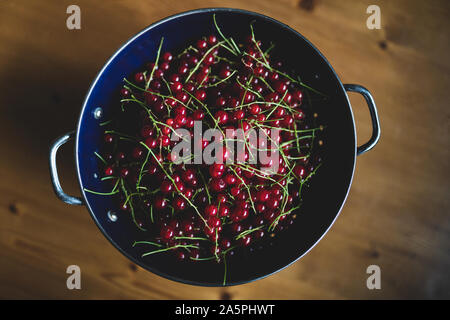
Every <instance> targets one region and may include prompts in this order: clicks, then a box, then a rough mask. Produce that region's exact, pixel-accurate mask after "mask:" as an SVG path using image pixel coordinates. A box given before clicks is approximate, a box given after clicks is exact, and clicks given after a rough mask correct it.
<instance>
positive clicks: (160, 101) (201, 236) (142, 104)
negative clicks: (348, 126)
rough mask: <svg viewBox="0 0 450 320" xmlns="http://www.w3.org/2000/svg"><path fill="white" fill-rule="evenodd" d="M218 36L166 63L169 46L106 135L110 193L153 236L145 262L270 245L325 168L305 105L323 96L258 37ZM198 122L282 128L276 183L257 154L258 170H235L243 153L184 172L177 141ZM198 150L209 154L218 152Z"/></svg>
mask: <svg viewBox="0 0 450 320" xmlns="http://www.w3.org/2000/svg"><path fill="white" fill-rule="evenodd" d="M216 26H217V25H216ZM217 31H218V33H217V34H218V35H217V36H216V35H209V36H207V37H203V38H201V39H199V40H197V41H196V42H194V44H193V45H191V46H189V47H187V48H186V49H185V50H184V51H182V52H180V53H179V54H174V53H171V52H163V51H162V47H163V39H162V40H161V43H160V46H159V49H158V52H157V56H156V59H155V61H154V62H151V63H149V64H148V65H146V67H145V69H143V70H141V71H139V72H137V73H135V74H134V75H133V77H132V80H127V79H125V80H124V81H125V85H124V86H123V88H122V89H121V91H120V95H121V108H120V110H119V111H118V112H119V113H120V114H119V116H118V117H115V118H114V120H111V121H108V122H105V123H103V124H102V125H103V126H105V135H104V149H103V150H102V155H100V154H98V153H96V155H97V156H98V157H99V158H100V159H101V161H102V162H103V163H104V164H103V165H102V170H103V178H102V180H107V181H109V182H111V185H112V191H111V192H110V193H106V194H107V195H115V197H116V198H117V200H118V201H119V206H120V209H121V210H122V211H123V214H126V215H130V217H131V218H132V219H133V221H134V222H135V224H136V226H137V227H138V228H139V229H141V230H142V231H144V232H143V233H142V236H143V238H145V239H144V240H142V241H136V242H135V243H134V244H133V246H136V245H145V246H148V247H149V248H150V249H149V251H148V252H146V253H144V254H143V256H146V255H150V254H154V253H159V252H164V251H170V252H173V253H174V254H175V256H176V257H177V258H178V259H179V260H187V261H195V260H216V261H221V260H223V258H224V257H225V256H226V255H232V254H233V253H235V252H236V250H242V249H241V248H246V247H251V248H252V246H253V244H255V243H256V244H258V243H259V244H262V243H263V241H262V240H263V239H267V238H269V239H270V238H271V237H274V236H276V235H277V234H278V233H279V232H280V231H281V230H283V229H286V228H287V227H288V226H289V225H290V224H292V223H293V221H294V219H295V217H296V212H297V211H298V209H299V207H300V203H301V197H300V192H301V189H302V186H303V185H304V183H305V182H307V181H308V179H309V178H310V177H311V176H312V175H313V174H314V173H315V171H316V170H317V169H318V167H319V166H320V164H321V157H320V156H319V153H318V151H319V148H318V147H319V146H320V145H321V144H322V141H321V140H320V132H321V131H322V130H323V127H322V126H317V125H316V122H317V114H316V113H315V112H314V111H312V108H311V105H310V104H307V103H305V101H304V99H306V98H305V96H307V95H311V94H314V92H308V91H309V90H313V89H311V88H309V87H307V86H306V85H304V84H303V83H302V82H301V81H300V80H299V79H295V78H294V76H293V75H292V73H291V75H290V74H289V73H288V72H286V71H281V70H282V68H283V65H282V63H281V62H279V61H275V60H274V59H272V57H271V55H270V54H269V53H270V51H271V50H272V47H273V46H268V47H267V48H265V46H264V44H262V43H261V42H260V41H258V40H257V39H256V38H255V36H254V32H253V28H251V34H250V35H249V36H248V37H247V38H246V39H245V40H243V41H242V44H239V45H238V44H236V42H235V41H234V40H233V39H232V38H226V37H224V36H223V34H222V32H221V31H220V29H218V30H217ZM219 36H220V38H219ZM264 49H265V51H264ZM126 119H132V120H126ZM195 121H202V125H203V128H204V130H205V129H208V128H219V129H220V130H225V129H238V128H240V129H243V130H244V132H247V131H249V130H251V129H262V130H263V132H266V133H267V135H268V137H269V139H270V136H271V135H270V133H269V131H270V130H272V129H279V130H280V132H281V134H280V135H279V138H278V139H277V141H273V140H272V141H270V140H269V141H270V142H272V143H271V144H270V145H269V143H267V145H264V144H261V143H260V144H259V145H258V146H257V149H264V150H265V151H266V152H275V151H276V152H279V158H278V159H279V160H277V161H278V162H279V163H278V166H277V168H278V170H277V172H276V173H275V174H272V175H267V174H265V172H264V171H263V170H262V169H263V167H264V166H268V165H273V163H271V164H267V163H264V164H262V163H260V162H257V163H249V161H248V159H249V152H248V151H249V150H248V149H247V148H248V145H246V146H245V153H244V160H247V161H243V162H237V161H233V163H227V162H226V161H225V160H229V157H233V156H234V154H233V153H232V152H229V150H228V149H227V148H224V149H223V151H222V152H221V153H219V154H216V155H215V157H216V159H217V161H216V163H213V164H210V165H207V164H192V163H184V162H182V163H178V162H177V161H176V160H179V159H175V158H176V157H175V156H174V155H173V154H172V153H171V150H172V148H173V147H174V146H175V145H176V143H177V142H175V141H172V139H171V135H172V134H173V132H174V131H175V130H176V129H178V128H185V129H187V130H189V131H190V132H192V131H193V127H194V122H195ZM125 122H126V123H127V124H126V125H123V123H125ZM130 123H131V125H130ZM222 132H223V131H222ZM221 139H224V140H226V139H227V137H226V136H223V137H222V138H221ZM246 139H247V137H246V136H245V137H244V140H246ZM244 142H245V141H244ZM246 142H248V141H247V140H246ZM193 143H194V144H200V146H201V148H202V149H204V148H206V147H207V146H208V144H210V143H211V141H207V140H203V139H202V140H200V141H195V140H194V142H193ZM86 191H89V190H86ZM90 192H93V193H96V192H94V191H90ZM97 194H99V193H98V192H97Z"/></svg>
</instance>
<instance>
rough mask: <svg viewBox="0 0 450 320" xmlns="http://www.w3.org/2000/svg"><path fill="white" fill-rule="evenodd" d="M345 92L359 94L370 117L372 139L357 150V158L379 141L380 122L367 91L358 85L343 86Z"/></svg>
mask: <svg viewBox="0 0 450 320" xmlns="http://www.w3.org/2000/svg"><path fill="white" fill-rule="evenodd" d="M344 88H345V90H346V91H351V92H357V93H359V94H361V95H362V96H363V97H364V99H365V100H366V102H367V106H368V107H369V111H370V117H371V118H372V137H370V140H369V141H367V142H366V143H364V144H363V145H362V146H359V147H358V148H357V151H356V154H357V155H358V156H359V155H361V154H363V153H364V152H367V151H369V150H370V149H372V148H373V147H374V146H375V145H376V144H377V142H378V140H379V139H380V120H379V119H378V113H377V107H376V106H375V101H374V100H373V97H372V95H371V94H370V92H369V90H367V89H366V88H364V87H363V86H360V85H358V84H344Z"/></svg>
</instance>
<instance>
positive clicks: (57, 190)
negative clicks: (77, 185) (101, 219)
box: [49, 131, 83, 205]
mask: <svg viewBox="0 0 450 320" xmlns="http://www.w3.org/2000/svg"><path fill="white" fill-rule="evenodd" d="M74 136H75V132H73V131H72V132H69V133H66V134H65V135H63V136H61V137H59V138H58V139H56V140H55V142H53V144H52V145H51V147H50V158H49V160H50V177H51V179H52V184H53V190H55V193H56V195H57V196H58V198H59V199H61V200H62V201H64V202H65V203H68V204H75V205H82V204H83V200H82V199H81V198H78V197H72V196H69V195H67V194H66V193H65V192H64V191H63V189H62V188H61V184H60V183H59V177H58V170H57V169H56V153H57V152H58V149H59V147H61V146H62V145H63V144H65V143H66V142H68V141H69V140H71V139H73V138H74Z"/></svg>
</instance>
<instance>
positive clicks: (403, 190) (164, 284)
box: [0, 0, 450, 299]
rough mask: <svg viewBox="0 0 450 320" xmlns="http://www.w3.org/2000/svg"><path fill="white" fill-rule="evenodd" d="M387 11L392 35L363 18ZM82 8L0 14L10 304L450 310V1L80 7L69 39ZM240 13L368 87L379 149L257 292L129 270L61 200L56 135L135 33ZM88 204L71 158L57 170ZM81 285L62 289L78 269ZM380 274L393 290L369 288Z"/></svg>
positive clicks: (4, 8)
mask: <svg viewBox="0 0 450 320" xmlns="http://www.w3.org/2000/svg"><path fill="white" fill-rule="evenodd" d="M374 2H376V3H377V4H378V5H379V6H380V8H381V15H382V28H381V30H369V29H367V28H366V19H367V16H368V15H367V14H366V8H367V6H368V5H370V4H372V3H374ZM69 4H72V1H50V0H45V1H31V0H29V1H12V0H4V1H1V2H0V41H1V43H2V45H1V46H0V84H1V89H0V98H1V100H0V101H1V102H0V106H1V116H0V121H1V122H0V123H1V125H0V148H1V149H0V150H2V151H1V155H2V156H1V157H0V193H1V194H2V196H0V230H1V231H0V250H1V255H0V298H13V299H18V298H29V299H37V298H49V299H75V298H82V299H100V298H102V299H122V298H123V299H183V298H194V299H224V298H231V299H260V298H262V299H317V298H324V299H332V298H337V299H353V298H362V299H379V298H387V299H396V298H450V275H449V270H450V216H449V209H450V203H449V172H450V170H449V154H448V148H449V130H448V129H449V108H448V104H449V101H450V99H449V98H450V97H449V87H450V62H449V60H448V52H449V49H450V43H449V30H450V29H449V27H450V22H449V20H448V16H449V15H450V4H449V2H448V1H406V0H397V1H368V0H362V1H331V0H317V1H314V0H310V1H305V0H302V1H296V0H277V1H275V0H248V1H237V0H233V1H203V0H187V1H176V2H175V1H170V2H169V1H164V2H163V1H109V2H108V6H105V5H104V3H101V4H100V3H99V2H98V1H86V0H79V1H77V4H78V5H79V6H80V7H81V11H82V29H81V30H78V31H69V30H68V29H67V28H66V27H65V20H66V17H67V14H66V13H65V12H66V8H67V6H68V5H69ZM213 6H221V7H236V8H242V9H247V10H252V11H256V12H260V13H263V14H266V15H269V16H271V17H273V18H275V19H278V20H280V21H282V22H284V23H287V24H288V25H290V26H292V27H293V28H294V29H296V30H298V31H299V32H300V33H302V34H303V35H304V36H306V37H307V38H308V39H309V40H310V41H312V43H314V44H315V45H316V46H317V47H318V48H319V49H320V50H321V51H322V52H323V53H324V55H325V56H326V57H327V58H328V60H329V61H330V63H331V64H332V65H333V67H334V68H335V70H336V71H337V72H338V74H339V76H340V77H341V79H342V80H343V82H344V83H358V84H362V85H364V86H365V87H367V88H369V89H370V90H371V92H372V93H373V95H374V98H375V100H376V102H377V106H378V111H379V115H380V121H381V125H382V137H381V140H380V142H379V145H378V146H377V147H376V148H375V149H374V150H373V151H371V152H369V153H367V154H365V155H363V156H361V157H359V158H358V162H357V169H356V172H355V177H354V181H353V186H352V190H351V192H350V196H349V198H348V200H347V203H346V205H345V207H344V209H343V212H342V213H341V215H340V217H339V219H338V220H337V222H336V224H335V225H334V226H333V228H332V229H331V231H330V232H329V233H328V234H327V235H326V237H325V238H324V239H323V240H322V241H321V242H320V243H319V244H318V245H317V246H316V247H315V248H314V249H313V250H312V251H311V252H310V253H309V254H307V255H306V256H305V257H304V258H303V259H301V261H299V262H297V263H295V264H294V265H292V266H290V267H289V268H287V269H285V270H283V271H282V272H280V273H278V274H276V275H273V276H271V277H269V278H267V279H264V280H260V281H257V282H254V283H251V284H247V285H241V286H237V287H231V288H226V289H220V288H199V287H192V286H187V285H182V284H178V283H175V282H171V281H168V280H165V279H163V278H160V277H158V276H155V275H153V274H151V273H148V272H146V271H144V270H142V269H141V268H139V267H136V266H135V265H133V264H131V263H130V262H129V261H128V260H127V259H126V258H124V257H123V256H122V255H121V254H120V253H119V252H118V251H116V250H115V249H114V248H113V246H112V245H111V244H109V243H108V241H107V240H106V239H105V238H104V237H103V236H102V234H101V233H100V232H99V230H98V229H97V227H96V226H95V225H94V223H93V221H92V219H91V218H90V217H89V215H88V213H87V211H86V209H84V208H83V207H71V206H67V205H65V204H63V203H61V202H60V201H58V200H57V199H56V198H55V196H54V195H53V192H52V189H51V186H50V181H49V173H48V169H47V154H48V147H49V144H50V142H51V140H52V139H54V138H55V137H57V136H58V135H60V134H62V133H65V132H67V131H70V130H73V129H74V128H75V123H76V119H77V116H78V113H79V110H80V106H81V104H82V102H83V98H84V95H85V93H86V91H87V88H88V87H89V85H90V82H91V81H92V79H93V78H94V76H95V74H96V73H97V72H98V70H99V69H100V68H101V66H102V65H103V63H104V62H105V61H106V59H107V58H108V57H109V56H110V55H111V54H112V53H113V52H114V51H115V50H116V49H117V48H118V47H119V46H120V45H121V44H122V43H123V42H124V41H125V40H126V39H128V38H129V37H130V36H132V35H133V34H135V33H136V32H138V31H139V30H141V29H142V28H144V27H145V26H147V25H149V24H150V23H152V22H154V21H156V20H158V19H161V18H164V17H166V16H168V15H171V14H174V13H177V12H181V11H185V10H189V9H194V8H201V7H213ZM351 102H352V104H353V109H354V112H355V121H356V123H357V129H358V139H359V141H364V140H366V139H367V138H368V137H369V135H370V117H369V114H368V111H367V108H366V106H365V104H364V102H363V100H362V99H361V98H360V97H359V96H357V95H351ZM58 163H59V167H60V168H61V169H60V171H61V175H62V180H63V181H64V188H65V189H66V190H67V192H69V193H73V194H77V189H78V187H77V184H76V179H75V174H74V168H73V154H72V149H71V148H70V147H65V148H64V150H63V151H62V152H61V156H60V157H59V160H58ZM71 264H77V265H79V266H80V267H81V270H82V289H81V290H73V291H69V290H67V289H66V285H65V283H66V277H67V275H66V273H65V270H66V267H67V266H68V265H71ZM371 264H377V265H379V266H380V267H381V271H382V289H381V290H368V289H367V288H366V284H365V283H366V278H367V274H366V268H367V266H369V265H371Z"/></svg>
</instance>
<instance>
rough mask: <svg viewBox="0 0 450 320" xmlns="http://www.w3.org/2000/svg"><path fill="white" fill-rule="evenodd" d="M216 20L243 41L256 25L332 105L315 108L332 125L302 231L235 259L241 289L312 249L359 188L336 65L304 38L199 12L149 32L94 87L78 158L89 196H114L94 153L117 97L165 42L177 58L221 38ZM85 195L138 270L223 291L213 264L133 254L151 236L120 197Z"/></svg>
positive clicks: (277, 26) (273, 25) (245, 19)
mask: <svg viewBox="0 0 450 320" xmlns="http://www.w3.org/2000/svg"><path fill="white" fill-rule="evenodd" d="M213 13H216V17H217V21H218V23H219V25H220V26H221V29H222V31H223V32H224V33H225V34H226V35H229V36H232V37H233V38H234V39H236V40H241V39H243V37H245V36H247V35H248V34H249V32H250V27H249V26H250V23H251V22H253V23H254V24H253V25H254V29H255V34H256V37H257V38H258V39H260V40H262V41H264V42H266V41H267V42H270V41H272V42H274V43H275V44H276V47H275V49H274V54H276V55H277V56H279V57H280V59H281V60H282V61H283V62H284V64H285V65H288V66H289V67H290V68H292V69H294V70H296V72H297V73H298V74H299V75H301V77H302V80H303V81H304V82H305V83H307V84H309V85H310V86H312V87H314V88H315V89H317V90H319V91H321V92H323V93H326V95H327V96H328V97H329V99H328V102H327V103H319V104H317V105H314V106H313V107H314V108H315V111H317V112H318V114H319V117H320V120H321V122H322V123H324V125H325V126H326V129H325V133H324V141H325V144H324V146H323V147H322V148H323V151H324V153H323V165H322V167H321V168H320V170H318V173H317V175H316V176H315V177H314V178H313V179H312V180H311V183H310V186H309V187H308V188H306V189H305V190H304V193H303V206H302V208H301V209H300V210H299V211H298V212H297V219H296V220H295V223H294V225H292V226H291V227H290V228H289V229H288V230H286V231H285V232H284V233H283V235H281V236H280V237H279V239H278V240H277V241H275V242H274V244H273V245H272V246H268V247H266V248H265V249H264V250H262V251H258V250H257V251H255V252H253V253H251V254H246V255H243V256H242V255H241V256H239V257H230V258H229V259H227V267H228V268H227V285H234V284H239V283H245V282H248V281H252V280H255V279H258V278H261V277H264V276H267V275H269V274H271V273H273V272H276V271H278V270H280V269H282V268H283V267H285V266H287V265H289V264H290V263H292V262H294V261H295V260H297V259H298V258H300V257H301V256H302V255H304V254H305V253H306V252H307V251H308V250H309V249H311V248H312V247H313V246H314V245H315V243H316V242H318V241H319V240H320V239H321V237H322V236H323V235H324V234H325V233H326V231H327V230H328V229H329V227H330V226H331V225H332V224H333V222H334V220H335V218H336V217H337V215H338V214H339V211H340V209H341V207H342V205H343V203H344V201H345V199H346V196H347V193H348V190H349V187H350V184H351V180H352V176H353V170H354V164H355V128H354V123H353V116H352V112H351V109H350V106H349V103H348V99H347V96H346V94H345V92H344V90H343V87H342V84H341V82H340V80H339V79H338V78H337V76H336V74H335V72H334V71H333V69H332V68H331V66H330V65H329V64H328V62H327V61H326V60H325V59H324V57H323V56H322V55H321V54H320V53H319V52H318V51H317V49H315V48H314V47H313V46H312V45H311V44H310V43H309V42H308V41H307V40H306V39H304V38H303V37H302V36H301V35H300V34H299V33H297V32H296V31H294V30H292V29H290V28H289V27H287V26H286V25H283V24H281V23H279V22H277V21H275V20H273V19H271V18H268V17H266V16H262V15H259V14H255V13H251V12H246V11H241V10H233V9H203V10H196V11H191V12H187V13H183V14H179V15H176V16H172V17H169V18H167V19H165V20H163V21H160V22H158V23H156V24H154V25H152V26H150V27H148V28H147V29H145V30H144V31H143V32H141V33H140V34H138V35H137V36H135V37H134V38H132V39H131V40H130V41H129V42H128V43H127V44H126V45H124V47H122V48H121V49H120V50H119V51H118V52H117V53H116V54H115V55H114V56H113V57H112V58H111V59H110V61H109V62H108V63H107V64H106V65H105V67H104V69H103V70H102V71H101V72H100V73H99V75H98V77H97V79H96V81H95V82H94V83H93V85H92V87H91V89H90V91H89V93H88V95H87V98H86V101H85V105H84V108H83V110H82V113H81V116H80V120H79V125H78V134H77V139H76V158H77V167H78V168H77V169H78V177H79V182H80V185H81V189H83V188H89V189H91V190H97V191H100V192H108V191H110V190H111V186H110V185H109V184H107V183H105V182H102V181H100V179H99V176H100V173H99V164H98V159H97V158H96V157H95V155H94V152H95V151H97V152H98V151H99V148H100V145H101V141H102V136H103V129H102V127H100V126H99V123H100V122H101V121H104V120H107V119H108V117H109V116H111V114H112V113H111V112H110V110H111V108H112V107H113V106H114V107H116V106H117V104H118V103H119V102H118V101H119V98H118V94H117V93H118V91H119V90H120V88H121V86H122V85H123V81H122V80H123V78H124V77H129V76H130V75H132V74H133V73H134V72H136V71H137V70H139V68H142V66H144V65H145V64H146V63H148V62H149V61H153V60H154V59H155V54H156V51H157V47H158V45H159V41H160V38H161V37H164V39H165V40H164V47H163V51H172V52H177V51H179V50H180V49H182V48H185V47H186V45H188V44H189V43H190V42H192V41H193V40H196V39H198V38H200V37H202V36H207V35H209V34H211V33H213V32H214V24H213ZM97 107H102V108H103V110H104V116H103V118H102V119H100V120H98V119H96V118H95V117H94V110H95V109H96V108H97ZM82 192H83V195H84V197H85V199H86V204H87V206H88V209H89V211H90V212H91V215H92V217H93V219H94V220H95V222H96V224H97V225H98V227H99V228H100V230H101V231H102V232H103V233H104V235H105V236H106V237H107V238H108V239H109V240H110V241H111V242H112V244H113V245H114V246H115V247H116V248H118V249H119V250H120V251H121V252H122V253H123V254H125V255H126V256H127V257H128V258H130V259H131V260H133V261H134V262H135V263H137V264H139V265H140V266H142V267H143V268H146V269H148V270H150V271H152V272H154V273H156V274H159V275H161V276H163V277H167V278H169V279H172V280H177V281H181V282H184V283H189V284H197V285H206V286H220V285H222V283H223V276H224V265H223V264H218V263H216V262H212V261H204V262H175V259H174V258H173V256H172V255H167V254H155V255H151V256H147V257H144V258H141V254H142V253H143V252H145V251H146V250H145V249H144V248H142V247H139V248H138V247H135V248H133V247H132V244H133V242H134V241H135V240H145V233H143V232H142V231H139V230H138V229H137V228H136V226H135V225H134V224H133V222H132V221H131V219H130V218H129V216H126V215H121V214H120V212H119V210H118V209H117V205H116V204H115V202H114V201H113V200H112V197H108V196H100V195H94V194H90V193H86V192H84V191H83V190H82ZM110 210H112V211H115V212H116V213H117V216H118V220H117V221H116V222H112V221H111V220H110V219H109V218H108V212H109V211H110ZM85 249H86V250H89V248H85ZM99 263H102V262H101V261H99ZM104 268H108V266H107V265H105V266H104Z"/></svg>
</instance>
